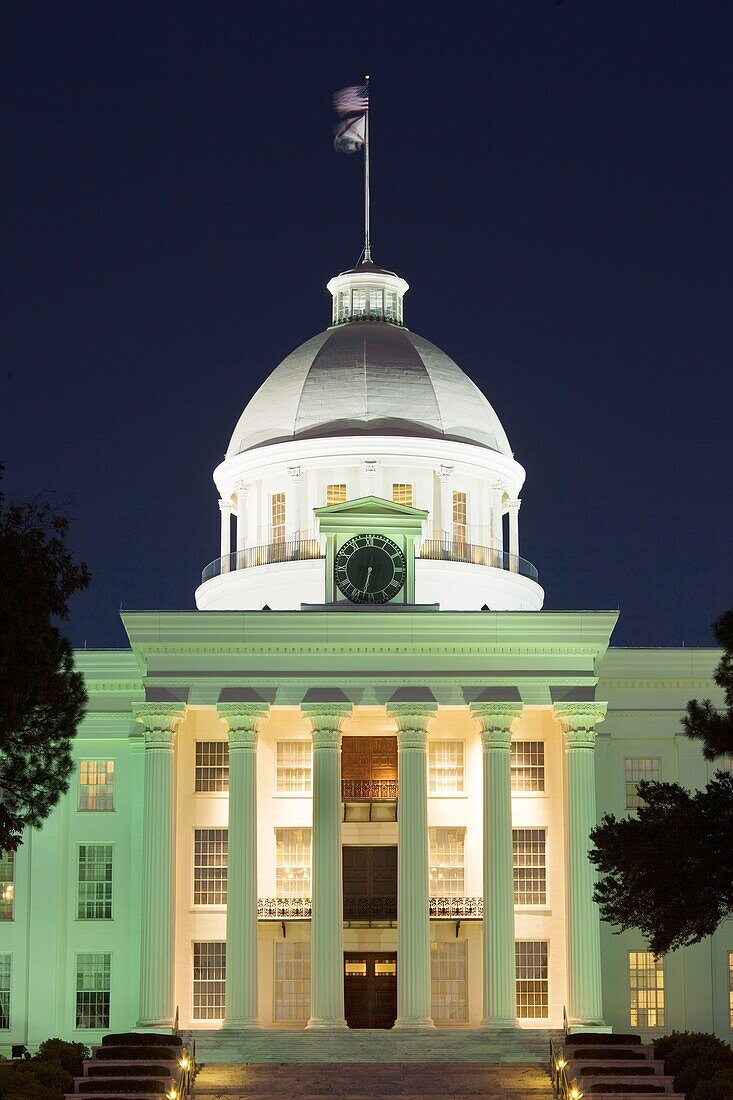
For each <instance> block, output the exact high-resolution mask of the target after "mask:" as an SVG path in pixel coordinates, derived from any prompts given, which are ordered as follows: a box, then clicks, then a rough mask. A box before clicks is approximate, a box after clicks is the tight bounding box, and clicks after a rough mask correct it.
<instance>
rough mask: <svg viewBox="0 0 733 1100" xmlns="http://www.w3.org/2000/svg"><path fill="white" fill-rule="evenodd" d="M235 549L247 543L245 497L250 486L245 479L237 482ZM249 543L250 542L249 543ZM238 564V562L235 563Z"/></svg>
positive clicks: (243, 546)
mask: <svg viewBox="0 0 733 1100" xmlns="http://www.w3.org/2000/svg"><path fill="white" fill-rule="evenodd" d="M236 490H237V551H241V550H244V549H245V547H246V546H247V543H248V541H249V540H248V529H247V518H248V515H247V513H248V511H249V509H248V508H247V498H248V496H249V490H250V486H249V485H248V484H247V482H245V481H239V482H237V486H236ZM250 545H251V544H250ZM237 564H239V563H237Z"/></svg>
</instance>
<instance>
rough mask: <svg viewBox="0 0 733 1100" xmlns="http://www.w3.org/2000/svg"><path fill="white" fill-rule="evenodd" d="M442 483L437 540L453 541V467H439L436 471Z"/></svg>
mask: <svg viewBox="0 0 733 1100" xmlns="http://www.w3.org/2000/svg"><path fill="white" fill-rule="evenodd" d="M435 472H436V474H437V476H438V481H439V483H440V526H439V528H438V531H437V532H436V533H435V537H436V538H442V539H443V540H444V541H445V542H452V540H453V467H452V466H439V467H438V469H437V470H436V471H435Z"/></svg>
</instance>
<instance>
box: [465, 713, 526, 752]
mask: <svg viewBox="0 0 733 1100" xmlns="http://www.w3.org/2000/svg"><path fill="white" fill-rule="evenodd" d="M521 713H522V704H521V703H474V704H473V706H472V707H471V717H472V718H475V719H476V720H477V721H478V723H479V725H480V727H481V744H482V745H483V747H484V751H486V750H487V749H509V748H510V746H511V742H512V734H511V729H512V722H513V721H514V720H515V718H519V717H520V715H521Z"/></svg>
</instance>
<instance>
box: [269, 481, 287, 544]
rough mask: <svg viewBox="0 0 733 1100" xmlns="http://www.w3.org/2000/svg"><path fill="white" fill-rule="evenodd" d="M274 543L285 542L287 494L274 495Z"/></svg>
mask: <svg viewBox="0 0 733 1100" xmlns="http://www.w3.org/2000/svg"><path fill="white" fill-rule="evenodd" d="M272 541H273V542H285V493H273V494H272Z"/></svg>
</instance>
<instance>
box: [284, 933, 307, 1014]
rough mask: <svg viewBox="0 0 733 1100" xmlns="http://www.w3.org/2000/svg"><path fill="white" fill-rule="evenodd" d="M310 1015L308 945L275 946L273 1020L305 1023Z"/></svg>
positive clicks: (286, 944)
mask: <svg viewBox="0 0 733 1100" xmlns="http://www.w3.org/2000/svg"><path fill="white" fill-rule="evenodd" d="M310 1012H311V951H310V944H309V943H289V942H288V941H287V940H283V941H278V942H277V943H276V944H275V1019H276V1020H289V1021H297V1020H307V1019H308V1017H309V1016H310Z"/></svg>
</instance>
